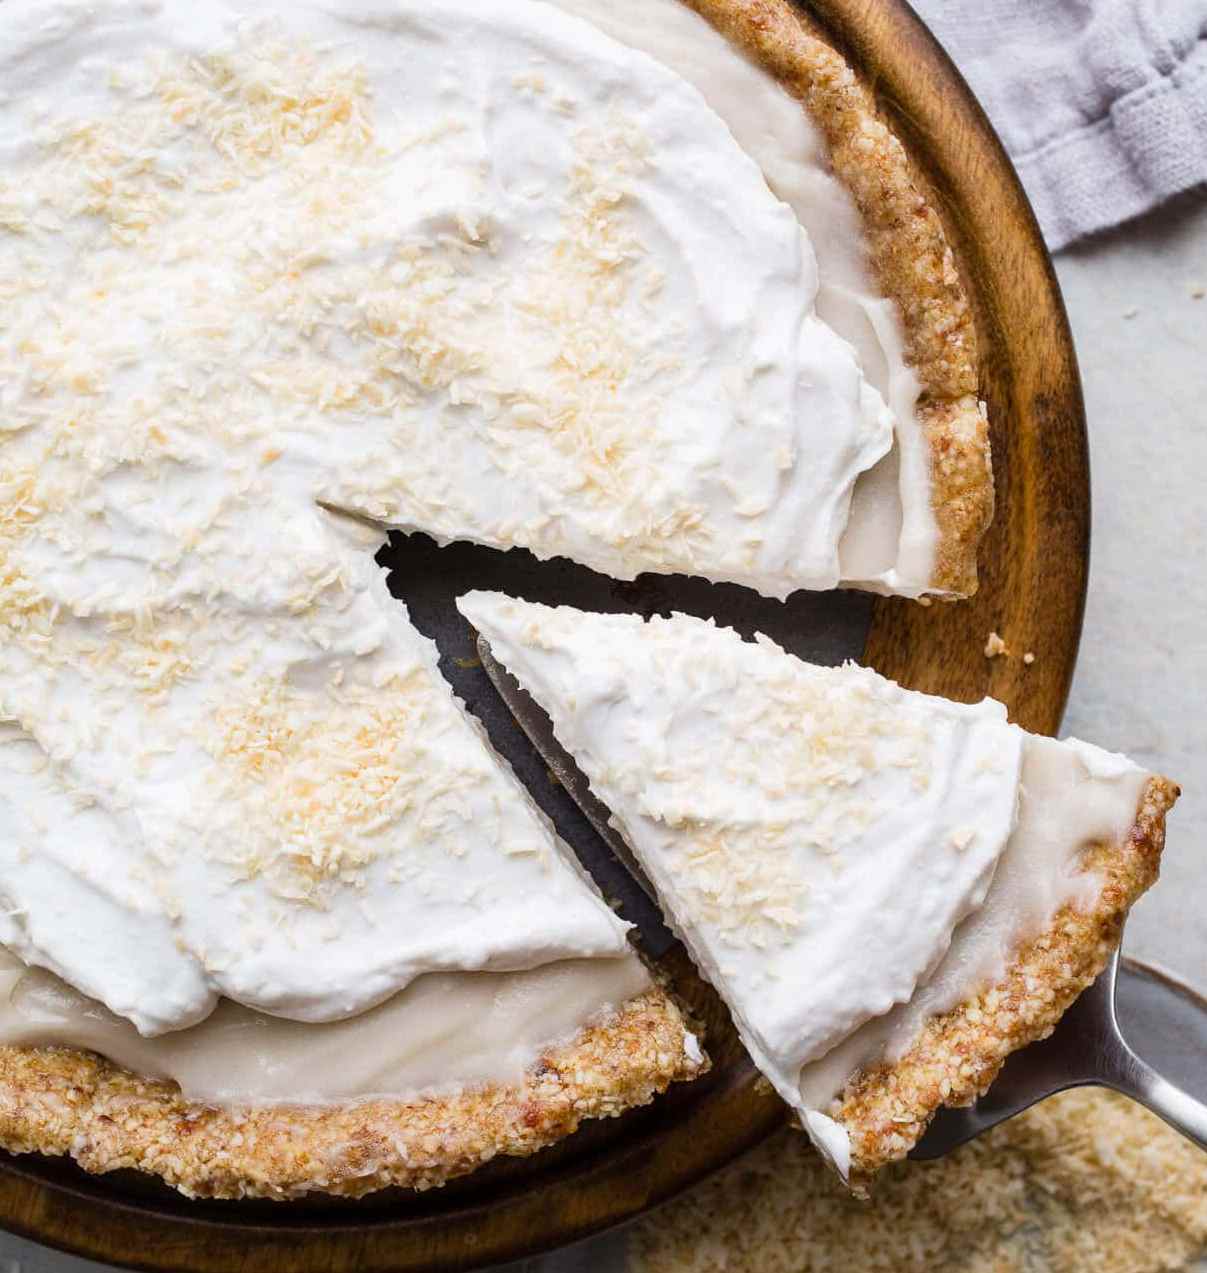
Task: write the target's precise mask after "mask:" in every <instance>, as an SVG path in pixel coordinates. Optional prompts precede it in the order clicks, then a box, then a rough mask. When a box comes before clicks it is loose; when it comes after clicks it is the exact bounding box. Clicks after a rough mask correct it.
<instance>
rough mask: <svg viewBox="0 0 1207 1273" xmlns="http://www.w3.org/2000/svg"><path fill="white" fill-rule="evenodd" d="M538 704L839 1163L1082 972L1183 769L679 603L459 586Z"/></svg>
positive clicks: (1070, 987) (855, 1155)
mask: <svg viewBox="0 0 1207 1273" xmlns="http://www.w3.org/2000/svg"><path fill="white" fill-rule="evenodd" d="M460 606H461V610H462V612H463V614H464V615H465V616H466V618H467V619H468V620H469V621H470V622H471V623H472V624H473V625H474V627H475V628H476V629H477V630H478V631H479V632H480V633H481V634H482V636H483V637H484V638H485V640H486V641H487V643H488V644H489V646H490V649H491V653H492V655H493V656H494V657H495V658H496V659H497V660H498V661H499V662H500V663H501V664H502V665H503V666H504V667H506V668H507V669H508V671H509V672H510V673H511V674H512V675H513V676H515V678H516V679H517V680H518V682H519V683H520V685H521V687H522V688H523V689H525V690H526V691H527V692H528V693H529V694H530V695H531V696H532V697H533V699H534V700H535V701H536V703H537V704H538V705H539V706H541V707H542V708H543V709H544V710H545V711H546V712H547V713H548V714H549V717H550V719H551V722H552V725H553V730H554V734H555V736H556V738H557V739H558V741H559V743H560V744H561V745H562V746H563V747H564V748H565V750H566V751H567V752H568V753H569V754H570V755H571V757H572V758H573V759H574V760H575V762H576V763H577V764H578V766H579V767H580V769H581V770H582V771H583V773H584V774H585V775H586V777H587V778H588V780H589V782H590V785H591V790H592V792H593V793H594V794H595V795H596V796H597V797H598V798H599V799H600V800H601V801H602V802H603V803H604V804H605V805H606V806H607V808H608V809H609V810H610V811H611V814H612V817H613V820H614V824H615V825H616V827H617V829H618V830H619V831H620V833H621V834H622V835H623V837H624V839H625V840H626V842H627V843H628V845H629V847H630V848H631V849H632V851H633V853H634V855H635V856H636V858H637V860H638V862H639V863H640V865H641V867H642V869H643V870H644V872H645V874H646V876H647V877H648V879H649V880H650V882H651V883H652V884H653V886H654V888H655V889H656V891H657V892H658V895H659V897H660V900H661V902H662V905H663V908H664V911H665V912H666V914H667V917H668V921H669V922H670V924H671V925H672V927H673V928H674V929H675V930H676V931H677V932H678V934H679V935H680V936H681V937H682V939H683V941H684V943H685V945H686V946H687V949H688V951H689V953H690V954H691V956H692V958H693V960H694V961H695V963H696V964H697V966H698V967H699V968H700V969H701V971H702V972H703V973H704V974H705V976H706V977H707V978H708V979H709V980H710V981H711V982H712V984H713V986H714V987H715V989H716V990H717V991H718V993H719V994H720V996H721V997H722V999H724V1000H725V1002H726V1004H727V1005H728V1007H729V1009H730V1011H731V1014H732V1016H733V1019H734V1024H735V1025H736V1027H737V1029H738V1032H739V1034H740V1035H741V1037H742V1039H743V1042H744V1043H745V1044H746V1047H747V1049H748V1051H749V1052H750V1055H751V1057H752V1059H753V1060H754V1062H755V1064H756V1065H758V1067H759V1068H760V1069H761V1070H762V1072H763V1073H764V1074H765V1075H766V1076H767V1078H768V1079H769V1080H770V1081H771V1082H772V1084H773V1085H774V1086H775V1088H776V1090H777V1091H778V1092H779V1094H780V1096H781V1097H783V1099H784V1100H785V1101H786V1102H787V1103H788V1104H789V1105H790V1106H791V1107H792V1109H793V1110H794V1111H795V1112H796V1114H797V1115H798V1116H799V1118H800V1119H801V1121H802V1123H803V1125H804V1126H805V1128H806V1129H807V1130H808V1132H809V1134H810V1135H811V1137H812V1138H813V1140H814V1142H815V1143H816V1144H817V1145H818V1147H819V1148H820V1149H821V1150H822V1151H823V1153H825V1154H826V1155H827V1156H828V1158H829V1159H830V1160H831V1162H832V1163H833V1164H834V1165H835V1167H836V1168H837V1169H838V1171H839V1172H840V1173H841V1174H842V1176H843V1178H844V1179H847V1180H848V1181H849V1182H850V1183H852V1184H853V1185H854V1186H855V1187H856V1188H859V1189H862V1188H863V1187H864V1186H865V1185H866V1182H867V1179H868V1178H869V1176H870V1175H871V1174H873V1173H874V1172H875V1171H876V1170H877V1169H878V1168H879V1167H881V1166H883V1165H884V1164H885V1163H887V1162H889V1161H892V1160H893V1159H896V1158H901V1157H904V1155H905V1154H906V1153H907V1152H908V1150H909V1149H910V1147H911V1146H912V1145H913V1144H914V1142H915V1141H916V1140H917V1138H918V1137H919V1136H920V1135H921V1132H922V1131H923V1130H924V1129H925V1126H926V1124H927V1122H928V1121H929V1119H930V1117H931V1116H932V1115H933V1114H934V1112H935V1110H936V1109H937V1108H938V1107H939V1106H940V1105H942V1104H960V1103H967V1102H969V1101H971V1100H973V1099H975V1097H976V1096H977V1095H978V1094H979V1093H981V1092H982V1091H984V1090H985V1088H986V1087H987V1086H988V1084H989V1083H990V1081H991V1080H992V1079H993V1077H994V1075H995V1074H996V1073H997V1070H998V1068H999V1067H1000V1065H1001V1063H1002V1061H1003V1060H1004V1059H1005V1057H1006V1056H1007V1055H1008V1053H1009V1052H1011V1051H1012V1050H1014V1049H1015V1048H1018V1047H1021V1046H1023V1045H1024V1044H1026V1043H1028V1042H1030V1041H1032V1040H1033V1039H1036V1038H1039V1037H1042V1036H1043V1035H1044V1034H1046V1033H1047V1032H1049V1031H1050V1029H1051V1028H1052V1026H1053V1025H1054V1024H1055V1023H1056V1021H1057V1020H1058V1019H1059V1017H1060V1016H1061V1014H1062V1013H1063V1011H1064V1009H1065V1008H1066V1007H1067V1006H1068V1005H1069V1003H1071V1002H1072V1000H1073V999H1074V998H1075V997H1076V995H1077V994H1078V993H1079V992H1080V991H1081V990H1082V989H1083V988H1084V987H1085V986H1087V985H1088V984H1089V983H1090V982H1091V981H1092V980H1093V979H1094V977H1095V976H1096V975H1097V974H1098V972H1099V971H1101V969H1102V967H1103V966H1104V964H1105V961H1106V958H1107V957H1108V955H1109V953H1110V951H1111V950H1112V949H1113V947H1114V945H1115V944H1117V942H1118V937H1119V933H1120V929H1121V925H1122V922H1123V918H1124V916H1125V915H1126V912H1127V909H1128V907H1129V906H1130V905H1131V903H1132V902H1133V901H1134V900H1135V899H1136V897H1137V896H1139V894H1140V893H1141V892H1143V890H1144V889H1145V888H1147V887H1148V886H1149V885H1150V884H1151V883H1152V882H1153V880H1154V879H1155V878H1156V873H1157V864H1158V858H1159V855H1160V851H1161V848H1162V845H1163V843H1164V819H1165V814H1166V812H1167V811H1168V809H1169V808H1170V807H1171V806H1172V804H1173V802H1174V800H1175V798H1176V796H1177V789H1176V788H1175V787H1174V786H1173V785H1172V784H1170V783H1169V782H1168V781H1166V780H1165V779H1163V778H1160V777H1158V776H1155V775H1152V774H1148V773H1145V772H1144V771H1143V770H1141V769H1140V768H1138V767H1137V766H1135V765H1134V764H1132V763H1131V762H1130V761H1128V760H1126V759H1125V758H1124V757H1121V756H1117V755H1114V754H1112V753H1109V752H1105V751H1102V750H1101V749H1099V748H1097V747H1093V746H1091V745H1089V744H1087V743H1083V742H1080V741H1078V740H1075V739H1068V740H1066V741H1064V742H1056V741H1055V740H1052V739H1049V738H1043V737H1039V736H1037V735H1033V734H1027V733H1025V732H1024V731H1023V730H1021V729H1019V728H1018V727H1017V726H1014V725H1010V724H1009V723H1007V720H1006V712H1005V708H1004V707H1002V705H1001V704H999V703H996V702H994V701H993V700H992V699H986V700H984V701H983V702H981V703H977V704H960V703H952V702H949V701H947V700H945V699H940V698H935V697H932V696H929V695H924V694H919V693H916V692H913V691H908V690H904V689H902V688H900V687H899V686H897V685H895V684H894V683H893V682H891V681H888V680H886V679H885V678H883V677H881V676H879V675H878V674H877V673H875V672H873V671H871V670H870V669H866V668H860V667H856V666H855V665H853V664H848V665H846V666H843V667H839V668H830V667H817V666H814V665H811V664H807V663H804V662H802V661H800V660H799V659H796V658H794V657H792V656H791V655H789V654H787V653H785V652H784V651H783V650H781V649H780V648H779V647H777V646H776V645H774V644H773V643H772V642H770V641H769V640H767V639H766V638H756V640H755V641H754V642H745V641H743V640H742V639H741V638H740V637H739V636H738V635H737V634H736V633H735V632H732V631H730V630H728V629H725V628H720V627H717V626H716V625H715V624H713V623H710V622H706V621H703V620H700V619H695V618H691V617H688V616H685V615H674V616H672V617H671V618H669V619H662V618H654V619H651V620H649V621H648V622H643V621H642V619H641V618H639V617H638V616H635V615H625V614H589V613H584V612H582V611H577V610H573V609H570V608H569V607H556V608H551V607H547V606H542V605H536V604H533V603H528V602H522V601H516V600H513V599H510V598H508V597H505V596H502V595H500V594H493V593H471V594H470V595H468V596H466V597H464V598H463V599H462V601H461V603H460Z"/></svg>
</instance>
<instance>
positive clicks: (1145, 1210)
mask: <svg viewBox="0 0 1207 1273" xmlns="http://www.w3.org/2000/svg"><path fill="white" fill-rule="evenodd" d="M1205 1248H1207V1157H1205V1156H1204V1155H1203V1153H1202V1151H1201V1150H1199V1149H1196V1148H1195V1147H1194V1146H1193V1145H1192V1144H1190V1142H1189V1141H1186V1140H1183V1139H1182V1138H1181V1137H1180V1136H1178V1135H1177V1133H1176V1132H1173V1131H1171V1130H1170V1129H1169V1128H1167V1127H1166V1126H1165V1125H1164V1124H1163V1123H1161V1122H1160V1121H1159V1120H1158V1119H1157V1118H1156V1117H1154V1116H1153V1115H1152V1114H1149V1113H1147V1112H1146V1111H1145V1110H1143V1109H1141V1108H1140V1107H1139V1106H1138V1105H1135V1104H1133V1103H1132V1102H1130V1101H1128V1100H1127V1099H1125V1098H1124V1097H1121V1096H1116V1095H1114V1094H1111V1093H1106V1092H1099V1091H1095V1090H1084V1089H1083V1090H1080V1091H1073V1092H1066V1093H1063V1094H1062V1095H1060V1096H1054V1097H1052V1098H1050V1099H1049V1100H1047V1101H1044V1102H1043V1103H1042V1104H1041V1105H1037V1106H1035V1107H1034V1108H1033V1109H1031V1110H1029V1111H1027V1112H1026V1113H1025V1114H1021V1115H1019V1116H1018V1117H1017V1118H1014V1119H1012V1120H1010V1121H1009V1122H1007V1123H1003V1124H1002V1125H1001V1126H999V1127H996V1128H994V1129H993V1130H992V1131H991V1132H988V1133H987V1134H986V1135H985V1136H983V1137H981V1138H980V1139H979V1140H977V1141H974V1142H972V1143H971V1144H969V1145H966V1146H964V1147H963V1148H962V1149H960V1150H957V1151H956V1152H955V1153H954V1154H952V1155H951V1156H950V1157H949V1158H947V1159H944V1160H942V1161H940V1162H936V1163H904V1164H900V1165H898V1166H896V1167H893V1168H890V1169H889V1170H888V1171H886V1172H885V1173H883V1174H882V1176H881V1177H880V1180H879V1181H878V1185H877V1192H876V1194H875V1195H874V1197H873V1198H872V1200H871V1202H859V1201H857V1200H855V1199H853V1198H851V1197H850V1196H849V1195H848V1194H846V1193H845V1192H844V1191H843V1189H842V1187H841V1186H840V1185H839V1184H838V1182H837V1181H836V1180H835V1179H834V1178H833V1176H832V1175H831V1174H830V1173H829V1172H828V1171H827V1170H826V1169H825V1167H824V1166H823V1165H822V1162H821V1160H820V1159H819V1158H818V1157H817V1155H816V1154H814V1153H813V1151H812V1150H811V1149H810V1147H809V1145H808V1143H807V1142H806V1140H805V1138H804V1137H803V1136H801V1135H800V1134H799V1133H786V1134H781V1135H779V1136H776V1137H774V1138H773V1139H772V1140H771V1141H769V1142H768V1143H767V1144H766V1145H764V1146H762V1147H761V1148H759V1149H757V1150H756V1151H755V1152H754V1153H752V1154H750V1155H748V1156H747V1157H746V1158H744V1159H742V1160H741V1161H740V1162H738V1163H736V1164H734V1166H732V1167H730V1168H729V1169H728V1170H727V1171H726V1172H724V1173H723V1174H722V1175H719V1176H716V1177H714V1178H713V1179H712V1180H710V1181H708V1182H707V1183H705V1184H704V1185H702V1186H700V1187H699V1188H698V1189H696V1190H695V1191H694V1192H692V1193H689V1194H688V1195H687V1196H686V1197H684V1198H681V1199H679V1200H678V1201H676V1202H673V1203H671V1204H670V1205H669V1206H665V1207H661V1208H659V1209H658V1210H657V1211H655V1212H653V1213H652V1214H651V1215H649V1216H647V1217H646V1218H644V1219H643V1220H642V1221H640V1223H639V1224H638V1225H637V1226H636V1227H635V1228H634V1229H633V1231H632V1237H631V1244H630V1262H629V1273H828V1271H829V1270H839V1269H841V1270H851V1271H852V1273H1024V1271H1025V1273H1164V1271H1169V1270H1176V1269H1183V1268H1186V1267H1188V1266H1189V1264H1190V1262H1191V1261H1192V1260H1193V1259H1194V1258H1195V1257H1196V1256H1198V1255H1200V1254H1201V1253H1202V1252H1203V1250H1204V1249H1205Z"/></svg>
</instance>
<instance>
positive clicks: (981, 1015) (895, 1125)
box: [828, 778, 1179, 1193]
mask: <svg viewBox="0 0 1207 1273" xmlns="http://www.w3.org/2000/svg"><path fill="white" fill-rule="evenodd" d="M1178 794H1179V791H1178V788H1177V787H1176V786H1174V784H1173V783H1171V782H1169V781H1168V780H1167V779H1165V778H1152V779H1150V780H1149V782H1148V785H1147V787H1146V788H1145V790H1144V794H1143V796H1142V797H1141V801H1140V805H1139V808H1138V810H1137V813H1136V821H1135V823H1134V824H1133V826H1132V829H1131V832H1130V834H1129V835H1128V837H1127V839H1126V840H1124V841H1123V843H1122V844H1099V845H1096V846H1094V847H1093V848H1092V849H1091V850H1090V851H1089V852H1087V854H1086V856H1085V862H1084V869H1085V870H1087V871H1094V872H1097V873H1098V874H1100V875H1101V876H1102V880H1103V884H1102V889H1101V891H1100V892H1099V894H1098V898H1097V900H1096V902H1095V904H1094V906H1093V908H1092V909H1090V910H1088V911H1079V910H1076V909H1074V908H1073V907H1071V906H1066V907H1064V908H1063V909H1062V910H1061V911H1059V912H1058V913H1057V915H1056V917H1055V919H1054V920H1053V921H1052V924H1051V926H1050V927H1049V928H1048V930H1047V931H1046V932H1045V933H1043V934H1042V935H1041V936H1039V937H1037V938H1036V939H1035V940H1034V941H1032V942H1030V943H1028V944H1027V945H1025V946H1023V947H1021V948H1020V949H1019V951H1018V953H1017V954H1016V955H1015V958H1014V960H1013V962H1012V964H1011V965H1010V967H1009V969H1008V971H1007V973H1006V975H1005V976H1004V977H1003V978H1002V980H1001V981H999V982H998V983H997V984H996V985H994V986H991V987H989V988H987V989H985V990H984V991H982V992H981V993H980V994H978V995H976V996H975V997H973V998H971V999H969V1000H968V1001H967V1002H965V1003H963V1004H961V1005H960V1006H959V1007H958V1008H954V1009H953V1010H952V1011H951V1012H948V1013H944V1014H943V1015H942V1016H937V1017H932V1018H931V1019H930V1020H929V1021H928V1022H927V1023H926V1025H925V1026H924V1027H923V1029H922V1032H921V1034H920V1035H919V1037H918V1039H917V1040H916V1042H915V1043H914V1044H913V1045H912V1047H910V1048H909V1050H908V1051H907V1052H906V1053H905V1054H904V1056H902V1057H901V1058H900V1059H899V1060H898V1061H896V1062H895V1063H893V1064H879V1065H875V1066H870V1067H868V1068H866V1069H864V1070H862V1071H860V1073H858V1074H857V1075H856V1076H855V1077H854V1078H853V1079H852V1080H851V1081H850V1082H849V1083H848V1084H847V1086H846V1088H845V1089H844V1090H843V1091H842V1093H841V1094H840V1095H839V1096H838V1097H837V1099H836V1100H835V1102H834V1104H833V1105H832V1106H831V1107H830V1110H829V1111H828V1112H829V1114H830V1116H831V1117H832V1118H834V1119H835V1120H836V1121H837V1122H839V1123H841V1124H842V1125H843V1127H844V1128H846V1131H847V1135H848V1136H849V1137H850V1141H851V1186H852V1188H853V1189H854V1190H855V1191H856V1192H857V1193H863V1192H866V1190H867V1184H868V1181H869V1179H870V1177H871V1176H872V1175H873V1174H874V1173H875V1172H877V1171H878V1170H879V1169H880V1168H881V1167H884V1166H886V1165H887V1164H888V1163H891V1162H894V1161H896V1160H897V1159H900V1158H904V1157H905V1155H906V1154H907V1153H908V1152H909V1151H910V1149H912V1148H913V1146H914V1145H915V1144H916V1143H917V1142H918V1140H919V1139H920V1138H921V1136H922V1133H923V1132H924V1131H925V1130H926V1127H927V1125H928V1124H929V1122H930V1120H931V1119H932V1118H933V1117H934V1115H935V1112H936V1111H937V1110H938V1109H939V1107H940V1106H942V1105H971V1104H972V1103H973V1101H975V1100H976V1099H977V1097H979V1096H981V1095H983V1094H984V1093H985V1092H986V1091H987V1090H988V1088H989V1085H990V1084H991V1083H992V1082H993V1080H994V1079H995V1078H996V1077H997V1073H998V1071H999V1070H1000V1069H1001V1068H1002V1064H1003V1063H1004V1062H1005V1060H1006V1058H1007V1057H1008V1056H1009V1055H1010V1053H1011V1052H1014V1051H1016V1050H1017V1049H1019V1048H1021V1047H1025V1046H1026V1045H1027V1044H1028V1043H1033V1042H1035V1041H1036V1040H1037V1039H1043V1038H1047V1036H1048V1035H1049V1034H1051V1033H1052V1031H1053V1029H1054V1028H1055V1026H1056V1023H1057V1022H1058V1021H1059V1020H1060V1018H1061V1017H1062V1016H1063V1015H1064V1013H1065V1011H1066V1010H1067V1009H1068V1007H1069V1005H1070V1004H1072V1002H1073V1000H1074V999H1076V998H1077V996H1078V995H1079V994H1080V993H1081V992H1082V991H1083V990H1084V989H1085V988H1086V987H1087V986H1089V985H1090V984H1091V983H1092V982H1093V981H1094V980H1095V978H1096V977H1097V976H1098V974H1099V973H1100V972H1101V971H1102V970H1103V968H1105V967H1106V963H1107V960H1108V959H1109V958H1110V955H1111V952H1112V951H1113V950H1114V949H1115V948H1116V947H1117V946H1118V945H1119V939H1120V937H1121V935H1122V931H1123V921H1124V920H1125V919H1126V917H1127V912H1128V910H1129V909H1130V908H1131V906H1132V904H1133V903H1134V902H1135V900H1136V899H1137V898H1138V897H1139V896H1140V894H1141V893H1143V892H1144V891H1145V889H1147V888H1149V887H1150V886H1151V885H1152V883H1153V882H1154V881H1155V880H1156V878H1157V872H1158V866H1159V863H1160V858H1161V850H1162V848H1163V847H1164V844H1165V815H1166V814H1167V813H1168V812H1169V810H1170V809H1171V808H1172V807H1173V804H1174V801H1175V800H1176V799H1177V798H1178Z"/></svg>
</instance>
